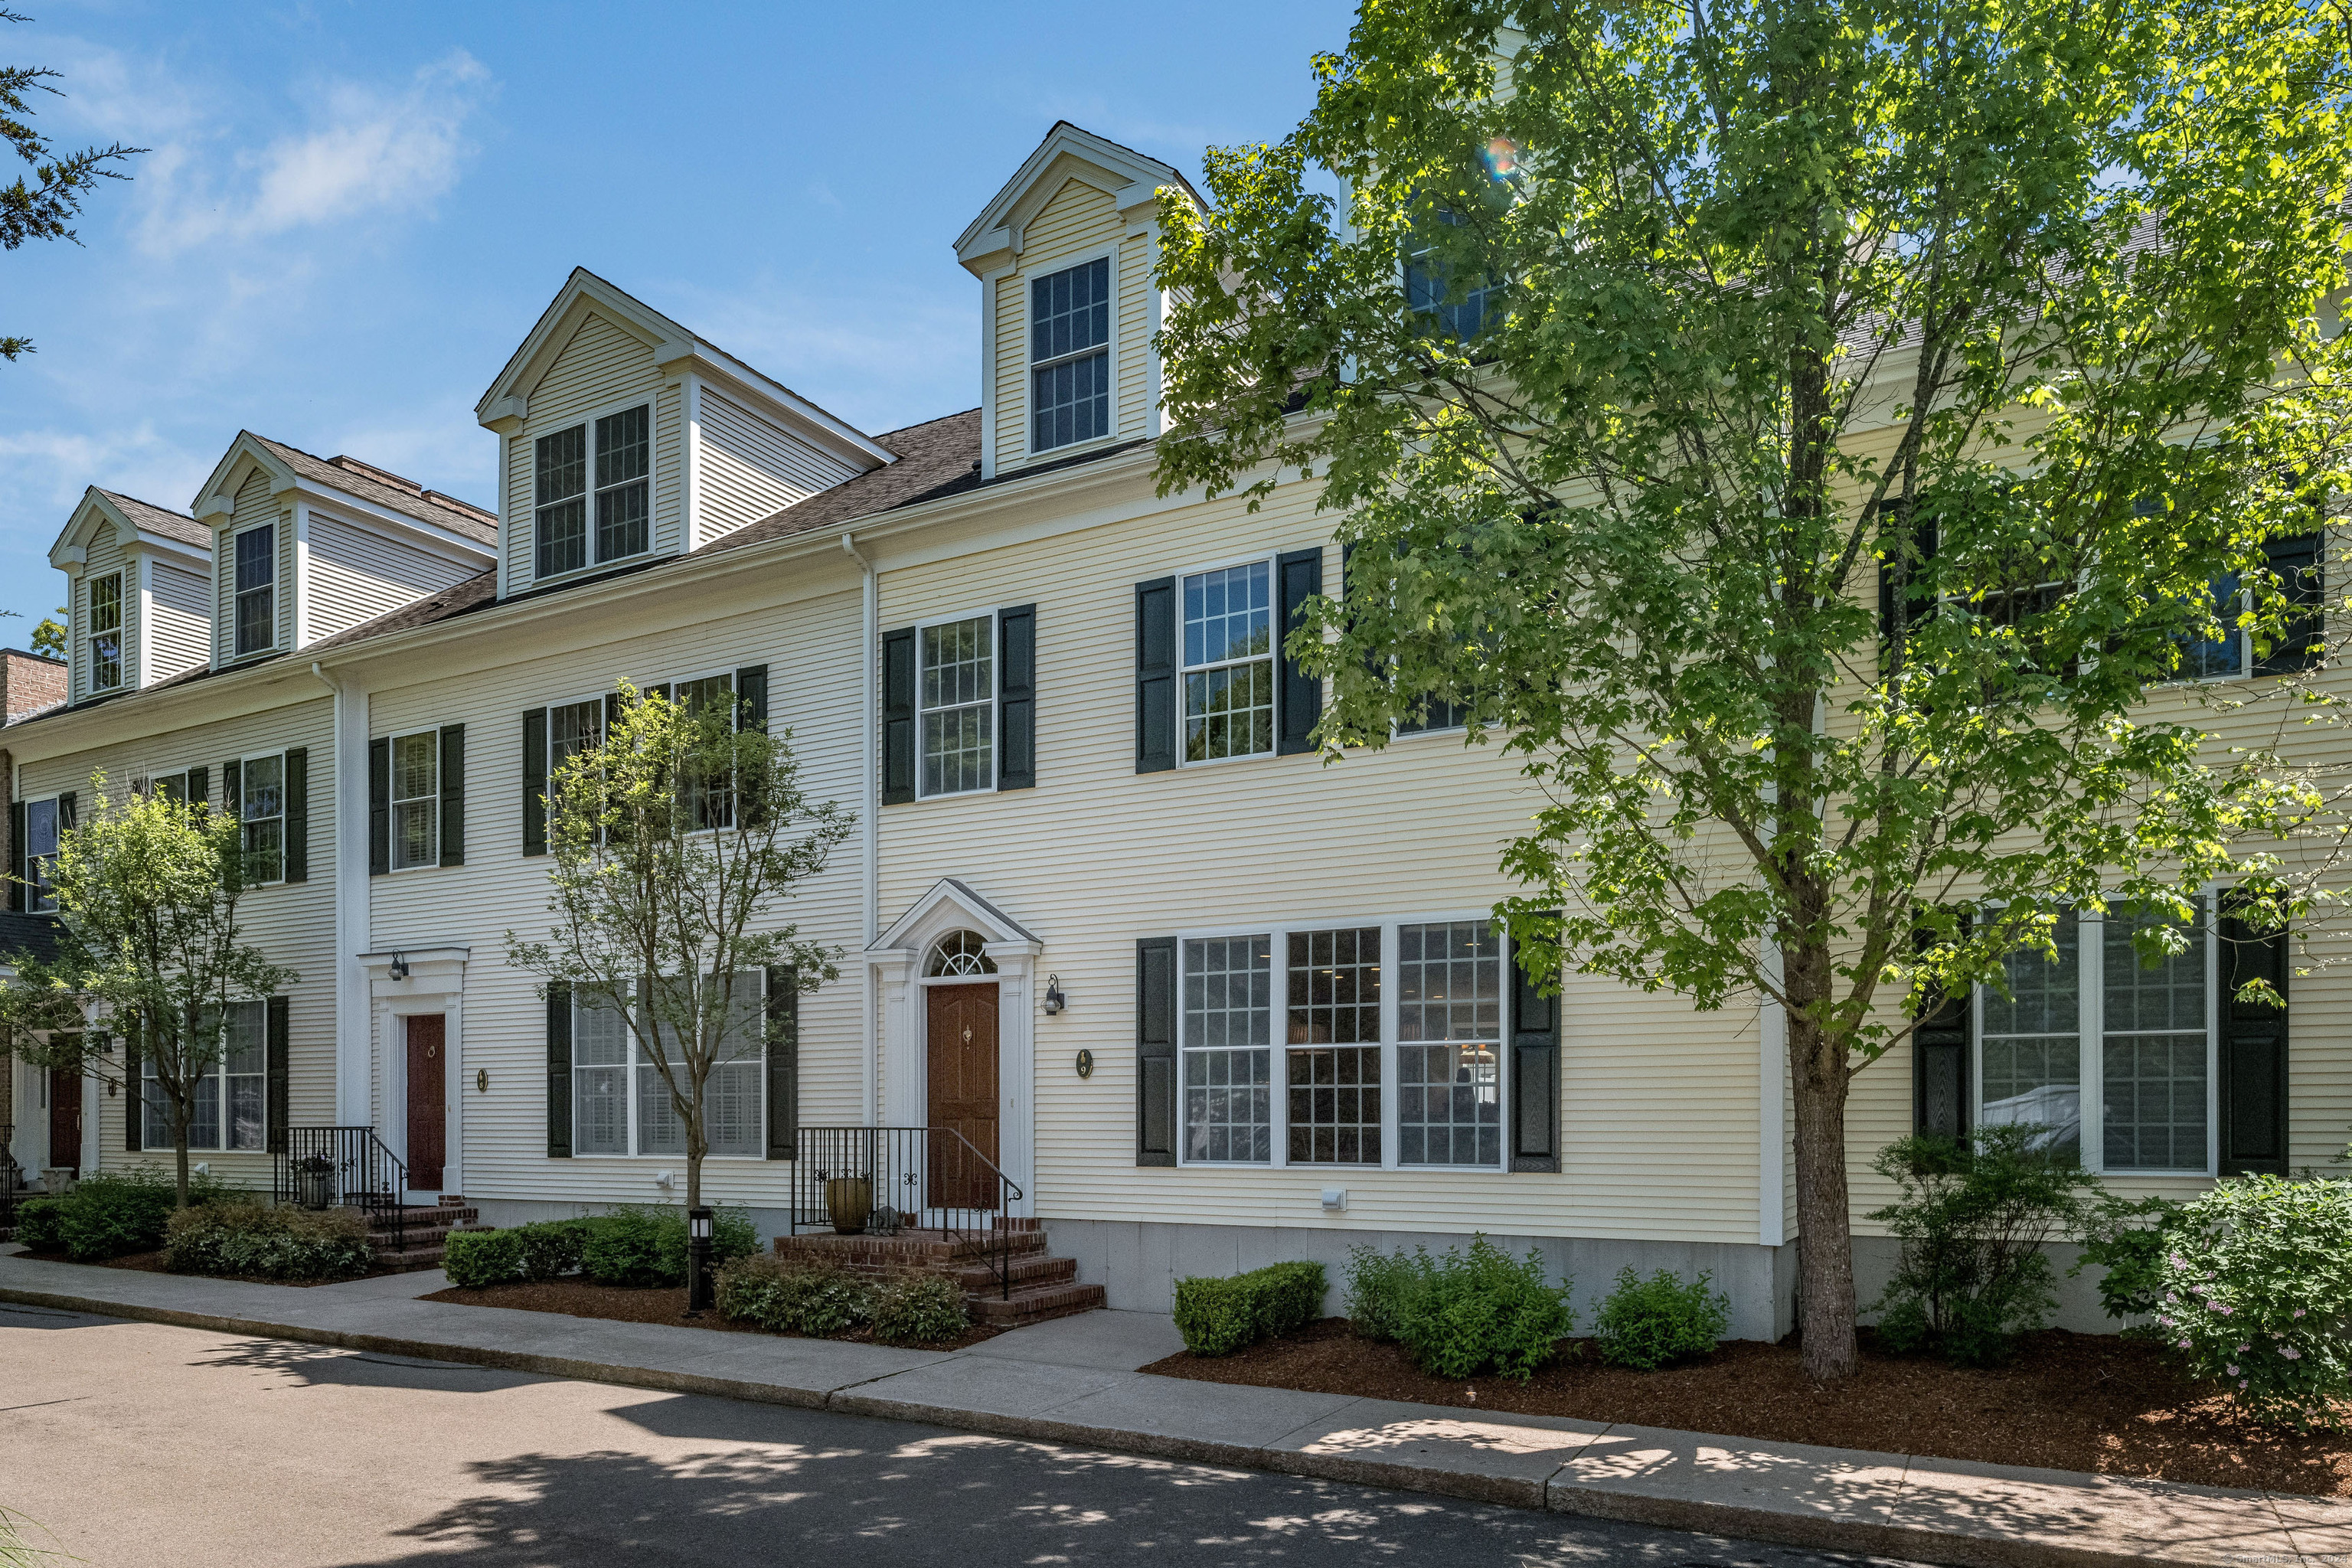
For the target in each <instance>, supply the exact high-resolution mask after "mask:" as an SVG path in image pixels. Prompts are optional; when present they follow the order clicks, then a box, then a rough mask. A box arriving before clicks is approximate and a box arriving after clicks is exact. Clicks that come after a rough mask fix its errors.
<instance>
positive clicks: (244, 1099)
mask: <svg viewBox="0 0 2352 1568" xmlns="http://www.w3.org/2000/svg"><path fill="white" fill-rule="evenodd" d="M196 1027H197V1029H198V1030H199V1031H200V1032H203V1033H205V1034H209V1033H211V1031H214V1030H220V1031H222V1037H221V1038H220V1041H219V1046H220V1055H219V1057H218V1058H217V1059H215V1061H214V1062H213V1063H212V1064H211V1065H210V1066H209V1067H207V1068H205V1074H204V1077H203V1078H201V1079H198V1080H197V1083H196V1090H195V1095H194V1101H193V1103H192V1104H191V1105H190V1106H189V1108H188V1110H189V1115H188V1147H189V1148H191V1149H220V1150H226V1151H229V1152H260V1151H261V1150H263V1149H266V1148H268V1142H269V1117H268V1110H269V1073H268V1067H269V1050H268V1005H267V1004H266V1003H261V1002H232V1003H230V1004H229V1005H227V1006H226V1007H224V1008H221V1009H219V1010H217V1011H215V1009H213V1008H210V1007H207V1008H205V1010H204V1012H203V1013H201V1014H199V1015H198V1016H197V1020H196ZM207 1048H209V1045H208V1046H207ZM142 1080H143V1081H142V1085H141V1088H142V1091H143V1092H142V1096H141V1106H142V1111H143V1113H144V1114H143V1118H142V1121H143V1126H142V1133H143V1139H142V1142H144V1145H145V1146H146V1147H147V1148H150V1149H168V1148H170V1147H171V1146H172V1102H171V1100H170V1099H169V1098H168V1097H166V1096H165V1094H164V1093H163V1084H162V1083H161V1082H160V1081H159V1080H158V1079H157V1078H156V1076H155V1061H154V1059H153V1058H152V1057H151V1058H147V1059H146V1061H145V1063H144V1070H143V1073H142Z"/></svg>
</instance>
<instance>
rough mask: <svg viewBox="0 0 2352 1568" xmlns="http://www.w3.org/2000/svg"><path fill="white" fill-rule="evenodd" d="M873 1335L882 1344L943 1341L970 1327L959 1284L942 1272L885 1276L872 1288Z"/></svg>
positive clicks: (969, 1318)
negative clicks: (907, 1275) (902, 1276)
mask: <svg viewBox="0 0 2352 1568" xmlns="http://www.w3.org/2000/svg"><path fill="white" fill-rule="evenodd" d="M873 1321H874V1337H875V1338H876V1339H877V1340H879V1341H881V1342H883V1343H884V1344H886V1345H936V1344H944V1343H945V1342H948V1341H950V1340H952V1339H954V1338H956V1337H957V1336H958V1335H960V1334H961V1333H962V1332H963V1331H964V1330H965V1329H967V1328H969V1327H971V1316H970V1315H969V1314H968V1313H967V1312H966V1311H965V1310H964V1303H963V1287H962V1286H961V1285H959V1284H957V1283H956V1282H955V1281H954V1280H952V1279H948V1278H947V1277H945V1276H944V1275H939V1274H919V1275H915V1276H912V1277H910V1278H908V1279H886V1280H884V1281H883V1282H882V1283H881V1284H879V1285H877V1286H876V1287H875V1288H874V1297H873Z"/></svg>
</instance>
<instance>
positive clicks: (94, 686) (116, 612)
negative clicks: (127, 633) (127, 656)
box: [88, 572, 122, 691]
mask: <svg viewBox="0 0 2352 1568" xmlns="http://www.w3.org/2000/svg"><path fill="white" fill-rule="evenodd" d="M88 647H89V689H91V690H92V691H111V690H113V689H115V688H116V687H118V686H120V685H121V684H122V574H121V573H120V572H110V573H108V574H106V575H105V576H103V577H93V578H91V579H90V584H89V645H88Z"/></svg>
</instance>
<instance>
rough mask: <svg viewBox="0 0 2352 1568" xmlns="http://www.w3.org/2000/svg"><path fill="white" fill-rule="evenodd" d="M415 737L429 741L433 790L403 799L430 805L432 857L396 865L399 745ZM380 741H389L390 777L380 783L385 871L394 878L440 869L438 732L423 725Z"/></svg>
mask: <svg viewBox="0 0 2352 1568" xmlns="http://www.w3.org/2000/svg"><path fill="white" fill-rule="evenodd" d="M419 735H425V736H427V737H429V738H430V739H431V742H432V746H433V790H432V793H431V794H430V795H422V796H418V795H410V796H408V797H407V799H408V800H410V801H415V800H418V799H423V800H425V801H428V802H430V803H431V805H432V807H433V855H432V858H430V859H426V860H419V861H418V862H417V863H416V864H415V865H414V866H404V865H402V864H400V808H401V805H403V800H402V796H401V795H400V793H399V791H400V785H399V783H398V780H399V778H400V743H401V742H403V741H413V740H415V738H416V737H417V736H419ZM384 739H385V740H386V741H387V742H390V751H389V752H388V757H389V760H390V763H391V766H390V768H389V770H388V771H389V773H390V774H391V777H390V778H388V779H387V780H386V781H385V783H384V808H385V811H386V812H387V814H388V815H389V817H390V820H391V832H390V837H391V840H392V842H391V843H390V845H388V846H387V856H386V858H388V859H389V860H391V862H392V864H391V866H390V867H389V868H388V869H389V870H390V871H391V873H392V874H393V875H394V876H395V877H397V876H399V875H400V874H401V873H402V872H404V871H433V870H438V869H439V868H440V866H441V731H440V730H439V728H438V727H436V726H432V725H427V726H426V727H425V728H424V729H422V730H404V731H398V732H395V733H394V734H391V735H387V736H385V737H384Z"/></svg>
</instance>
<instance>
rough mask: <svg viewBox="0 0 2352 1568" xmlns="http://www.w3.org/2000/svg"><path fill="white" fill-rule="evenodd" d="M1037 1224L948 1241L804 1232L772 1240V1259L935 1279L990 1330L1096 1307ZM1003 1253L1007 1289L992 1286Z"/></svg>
mask: <svg viewBox="0 0 2352 1568" xmlns="http://www.w3.org/2000/svg"><path fill="white" fill-rule="evenodd" d="M1048 1245H1049V1244H1048V1241H1047V1237H1046V1235H1045V1227H1044V1226H1043V1225H1042V1224H1041V1223H1040V1222H1038V1221H1036V1220H1034V1219H1013V1220H999V1221H997V1222H996V1229H995V1230H994V1232H993V1233H992V1234H991V1235H988V1236H972V1237H949V1236H944V1235H942V1234H941V1233H940V1232H938V1231H922V1230H908V1231H902V1232H900V1233H899V1234H898V1235H897V1236H836V1235H835V1234H833V1233H831V1232H829V1231H804V1232H803V1233H802V1234H800V1235H798V1236H780V1237H776V1240H775V1250H776V1255H777V1256H778V1257H780V1258H805V1259H807V1260H808V1261H810V1262H812V1263H828V1264H831V1265H833V1266H834V1267H835V1268H845V1269H848V1270H849V1271H850V1272H851V1273H853V1274H862V1275H865V1276H866V1277H867V1278H868V1279H903V1278H906V1277H907V1276H908V1275H919V1274H938V1275H943V1276H945V1277H946V1278H948V1279H952V1280H954V1281H955V1282H956V1283H957V1284H958V1285H960V1286H961V1287H962V1289H963V1296H964V1308H965V1310H967V1311H969V1312H970V1313H971V1321H973V1322H975V1323H979V1324H983V1325H985V1326H988V1327H991V1328H1007V1329H1010V1328H1019V1327H1021V1326H1022V1325H1023V1324H1025V1323H1041V1322H1044V1321H1045V1320H1046V1319H1048V1318H1066V1317H1069V1316H1071V1315H1072V1314H1074V1313H1077V1312H1087V1311H1092V1310H1095V1309H1096V1308H1097V1307H1100V1306H1101V1305H1102V1304H1103V1288H1102V1287H1101V1286H1099V1285H1081V1284H1079V1283H1078V1278H1077V1276H1078V1265H1077V1260H1076V1258H1056V1257H1055V1256H1053V1254H1052V1253H1050V1252H1049V1251H1048V1250H1047V1247H1048ZM1002 1254H1010V1258H1009V1259H1008V1268H1009V1271H1010V1274H1011V1284H1012V1291H1011V1294H1010V1295H1007V1294H1006V1293H1005V1289H1004V1286H1003V1285H1001V1284H999V1283H998V1282H997V1278H996V1274H995V1270H994V1263H995V1260H996V1258H998V1257H999V1256H1000V1255H1002Z"/></svg>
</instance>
